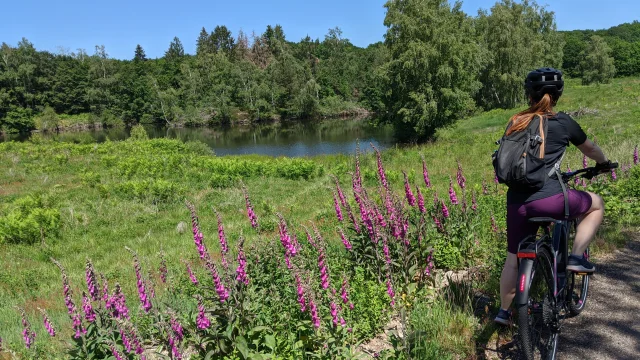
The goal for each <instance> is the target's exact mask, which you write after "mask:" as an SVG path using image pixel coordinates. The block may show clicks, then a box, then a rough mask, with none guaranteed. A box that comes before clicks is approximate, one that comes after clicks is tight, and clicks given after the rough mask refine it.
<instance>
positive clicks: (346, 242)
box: [338, 229, 353, 251]
mask: <svg viewBox="0 0 640 360" xmlns="http://www.w3.org/2000/svg"><path fill="white" fill-rule="evenodd" d="M338 232H339V233H340V240H342V245H344V247H345V249H347V250H349V251H351V249H352V248H353V247H352V246H351V243H350V242H349V239H347V237H346V236H345V235H344V231H342V229H339V230H338Z"/></svg>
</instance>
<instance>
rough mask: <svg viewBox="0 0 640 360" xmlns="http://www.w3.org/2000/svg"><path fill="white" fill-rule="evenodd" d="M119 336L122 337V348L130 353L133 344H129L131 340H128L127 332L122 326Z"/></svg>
mask: <svg viewBox="0 0 640 360" xmlns="http://www.w3.org/2000/svg"><path fill="white" fill-rule="evenodd" d="M120 338H121V339H122V345H124V350H125V351H126V352H127V353H129V354H130V353H131V351H132V350H133V344H131V340H129V336H127V332H126V331H125V330H124V329H123V328H120Z"/></svg>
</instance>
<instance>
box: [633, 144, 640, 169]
mask: <svg viewBox="0 0 640 360" xmlns="http://www.w3.org/2000/svg"><path fill="white" fill-rule="evenodd" d="M638 164H640V159H639V158H638V145H636V147H635V148H633V165H638Z"/></svg>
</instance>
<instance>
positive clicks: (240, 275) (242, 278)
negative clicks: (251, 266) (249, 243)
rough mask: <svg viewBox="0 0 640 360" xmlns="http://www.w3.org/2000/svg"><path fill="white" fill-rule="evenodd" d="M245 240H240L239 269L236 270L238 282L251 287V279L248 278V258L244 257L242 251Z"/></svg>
mask: <svg viewBox="0 0 640 360" xmlns="http://www.w3.org/2000/svg"><path fill="white" fill-rule="evenodd" d="M243 242H244V240H240V246H238V267H237V268H236V281H238V282H241V283H243V284H245V285H249V278H248V277H247V258H246V257H245V256H244V251H243V250H242V243H243Z"/></svg>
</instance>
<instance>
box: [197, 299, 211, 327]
mask: <svg viewBox="0 0 640 360" xmlns="http://www.w3.org/2000/svg"><path fill="white" fill-rule="evenodd" d="M196 325H197V326H198V329H201V330H204V329H208V328H209V326H211V321H209V319H208V318H207V314H205V312H204V305H203V304H202V299H201V298H198V317H197V318H196Z"/></svg>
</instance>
